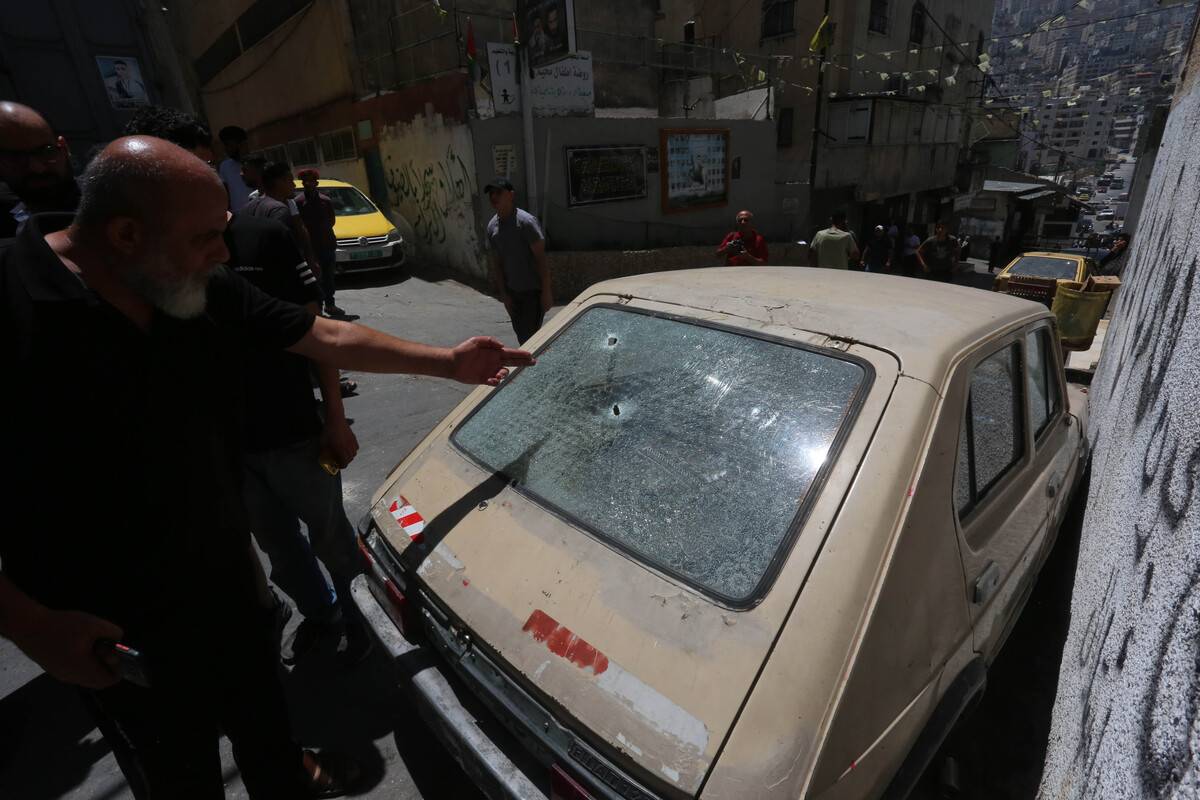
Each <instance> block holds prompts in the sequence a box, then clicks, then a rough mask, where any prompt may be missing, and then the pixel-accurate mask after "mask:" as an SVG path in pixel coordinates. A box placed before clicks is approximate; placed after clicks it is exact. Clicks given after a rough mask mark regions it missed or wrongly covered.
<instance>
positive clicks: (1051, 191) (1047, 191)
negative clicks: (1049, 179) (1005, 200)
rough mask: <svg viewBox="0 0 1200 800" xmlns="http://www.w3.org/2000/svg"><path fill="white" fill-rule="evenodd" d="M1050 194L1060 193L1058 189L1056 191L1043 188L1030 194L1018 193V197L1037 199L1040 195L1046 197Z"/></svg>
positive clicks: (1019, 198)
mask: <svg viewBox="0 0 1200 800" xmlns="http://www.w3.org/2000/svg"><path fill="white" fill-rule="evenodd" d="M1050 194H1058V193H1057V192H1056V191H1054V190H1053V189H1043V190H1042V191H1040V192H1030V193H1029V194H1021V195H1017V199H1018V200H1036V199H1038V198H1039V197H1045V196H1046V195H1050Z"/></svg>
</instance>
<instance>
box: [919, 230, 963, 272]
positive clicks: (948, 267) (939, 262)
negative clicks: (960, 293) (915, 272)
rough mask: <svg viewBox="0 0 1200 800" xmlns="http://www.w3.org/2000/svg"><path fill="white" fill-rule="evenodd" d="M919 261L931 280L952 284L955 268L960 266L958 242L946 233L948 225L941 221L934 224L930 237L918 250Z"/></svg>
mask: <svg viewBox="0 0 1200 800" xmlns="http://www.w3.org/2000/svg"><path fill="white" fill-rule="evenodd" d="M917 260H918V261H919V262H920V263H921V270H922V271H923V272H925V274H926V276H927V277H929V278H930V279H931V280H935V281H944V282H946V283H952V282H953V281H954V267H955V265H957V264H958V240H957V239H955V238H954V237H953V236H950V235H948V234H947V232H946V223H944V222H942V221H941V220H939V221H937V222H935V223H934V224H933V236H930V237H929V238H928V239H926V240H925V241H924V242H922V243H921V246H920V247H919V248H918V249H917Z"/></svg>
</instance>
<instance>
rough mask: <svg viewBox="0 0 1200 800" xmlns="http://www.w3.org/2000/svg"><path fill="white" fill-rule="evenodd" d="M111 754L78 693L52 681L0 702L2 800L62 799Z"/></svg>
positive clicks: (42, 680)
mask: <svg viewBox="0 0 1200 800" xmlns="http://www.w3.org/2000/svg"><path fill="white" fill-rule="evenodd" d="M109 752H110V749H109V747H108V744H107V743H106V742H105V741H104V739H103V738H102V737H101V736H100V732H99V731H97V730H96V726H95V725H94V724H93V723H92V719H91V717H89V716H88V713H87V711H85V710H84V707H83V702H82V700H81V699H80V697H79V695H78V693H77V692H76V691H75V690H74V689H71V688H70V687H68V686H65V685H63V684H61V683H59V682H58V681H56V680H54V679H53V678H51V677H50V676H49V675H45V674H43V675H39V676H38V677H36V678H34V679H33V680H31V681H30V682H29V683H27V684H25V685H24V686H22V687H21V688H20V689H18V690H17V691H15V692H13V693H12V694H10V695H8V696H7V697H4V698H3V699H0V797H12V798H22V800H40V798H47V799H48V798H55V797H63V796H65V795H67V794H70V793H71V791H72V790H74V789H76V788H78V787H79V786H81V785H82V784H83V783H84V782H85V781H86V780H87V778H88V776H89V775H90V774H91V772H92V770H93V769H94V768H95V767H96V765H97V764H98V763H99V762H100V761H102V760H103V759H104V758H105V757H106V756H107V755H108V754H109Z"/></svg>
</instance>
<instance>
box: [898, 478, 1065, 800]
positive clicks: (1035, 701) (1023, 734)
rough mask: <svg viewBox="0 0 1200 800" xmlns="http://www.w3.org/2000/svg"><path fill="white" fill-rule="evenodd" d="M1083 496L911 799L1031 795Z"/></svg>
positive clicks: (1054, 680) (992, 799)
mask: <svg viewBox="0 0 1200 800" xmlns="http://www.w3.org/2000/svg"><path fill="white" fill-rule="evenodd" d="M1087 492H1088V489H1087V484H1086V481H1085V483H1084V485H1083V486H1081V487H1080V488H1079V491H1078V492H1077V493H1076V495H1075V499H1074V502H1073V503H1072V505H1071V508H1070V510H1069V511H1068V512H1067V516H1066V519H1065V520H1064V521H1063V524H1062V528H1061V529H1060V530H1059V534H1058V540H1057V542H1056V543H1055V545H1054V549H1053V550H1052V551H1051V552H1050V555H1049V557H1047V559H1046V564H1045V566H1044V567H1042V572H1041V575H1040V576H1039V577H1038V582H1037V585H1036V586H1034V589H1033V593H1032V594H1031V595H1030V597H1029V603H1028V604H1027V605H1026V606H1025V610H1024V612H1022V614H1021V618H1020V619H1019V620H1018V621H1017V624H1016V626H1015V627H1014V628H1013V632H1012V635H1011V636H1009V639H1008V642H1006V643H1005V645H1004V648H1003V649H1002V650H1001V651H1000V655H999V656H997V657H996V661H995V663H994V664H992V667H991V669H990V670H988V683H987V690H986V691H985V692H984V695H983V699H982V701H981V702H980V703H979V705H978V706H976V708H975V710H974V711H973V712H971V713H970V714H969V715H968V716H967V717H966V718H964V719H963V720H962V721H961V722H960V723H959V725H958V727H957V728H955V730H954V731H953V732H952V733H951V734H950V736H949V738H947V740H946V742H945V744H943V746H942V749H941V750H940V751H939V752H938V754H937V756H936V757H935V758H934V760H933V763H932V764H931V765H930V768H929V770H928V771H927V772H926V774H925V776H924V777H923V778H922V779H921V783H920V785H919V786H918V788H917V790H916V791H915V792H914V793H913V795H912V800H933V798H961V799H962V800H968V799H969V800H1030V798H1033V797H1036V796H1037V790H1038V784H1039V783H1040V781H1041V777H1042V764H1043V762H1044V761H1045V758H1046V744H1047V741H1048V739H1049V736H1050V716H1051V713H1052V711H1053V710H1054V695H1055V693H1056V691H1057V690H1058V667H1059V662H1060V661H1061V660H1062V651H1063V645H1064V644H1065V643H1066V639H1067V629H1068V627H1069V625H1070V617H1071V589H1072V587H1073V586H1074V583H1075V562H1076V560H1077V558H1078V556H1079V537H1080V533H1081V530H1082V527H1083V512H1084V506H1085V502H1086V500H1087ZM947 757H949V758H952V759H953V760H954V762H955V763H956V765H957V772H958V778H959V780H958V790H957V791H953V790H951V789H948V788H947V787H944V786H942V785H940V784H941V782H940V781H939V774H940V773H941V771H942V770H943V769H944V768H945V767H944V765H945V762H946V759H947Z"/></svg>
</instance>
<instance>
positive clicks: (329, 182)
mask: <svg viewBox="0 0 1200 800" xmlns="http://www.w3.org/2000/svg"><path fill="white" fill-rule="evenodd" d="M303 183H304V182H303V181H302V180H300V179H299V178H296V185H297V186H300V185H302V184H303ZM328 186H345V187H349V188H351V189H357V188H358V187H357V186H355V185H354V184H353V183H346V182H345V181H335V180H334V179H333V178H321V179H319V180H318V181H317V188H318V189H321V188H324V187H328Z"/></svg>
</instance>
